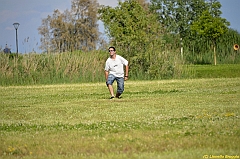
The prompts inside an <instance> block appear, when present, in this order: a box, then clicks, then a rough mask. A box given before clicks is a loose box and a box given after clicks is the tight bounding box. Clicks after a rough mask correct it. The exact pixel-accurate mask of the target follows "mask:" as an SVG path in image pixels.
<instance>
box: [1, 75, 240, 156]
mask: <svg viewBox="0 0 240 159" xmlns="http://www.w3.org/2000/svg"><path fill="white" fill-rule="evenodd" d="M0 92H1V96H0V101H1V103H0V111H1V117H0V121H1V122H0V135H1V137H0V158H29V159H30V158H44V159H45V158H60V159H61V158H76V159H79V158H90V159H98V158H117V159H118V158H120V159H121V158H122V159H123V158H133V159H145V158H147V159H149V158H152V159H156V158H173V159H176V158H185V159H193V158H194V159H197V158H199V159H200V158H207V157H208V158H220V157H221V156H222V157H224V158H226V157H228V156H229V157H235V158H237V157H238V158H240V146H239V145H240V144H239V143H240V117H239V115H240V78H239V77H237V78H212V79H210V78H205V79H191V80H190V79H188V80H161V81H131V80H129V81H127V82H126V83H125V92H124V94H123V96H122V99H114V100H109V99H108V98H109V97H110V96H109V93H108V90H107V88H106V86H105V84H104V83H85V84H63V85H35V86H9V87H0ZM227 155H228V156H227Z"/></svg>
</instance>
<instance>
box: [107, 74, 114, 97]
mask: <svg viewBox="0 0 240 159" xmlns="http://www.w3.org/2000/svg"><path fill="white" fill-rule="evenodd" d="M114 80H115V76H114V75H111V74H110V75H108V79H107V82H106V84H107V87H108V90H109V93H110V94H111V98H112V97H114V90H113V86H112V84H113V82H114Z"/></svg>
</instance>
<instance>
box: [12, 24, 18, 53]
mask: <svg viewBox="0 0 240 159" xmlns="http://www.w3.org/2000/svg"><path fill="white" fill-rule="evenodd" d="M19 25H20V24H19V23H13V26H14V28H15V29H16V46H17V56H18V38H17V29H18V26H19Z"/></svg>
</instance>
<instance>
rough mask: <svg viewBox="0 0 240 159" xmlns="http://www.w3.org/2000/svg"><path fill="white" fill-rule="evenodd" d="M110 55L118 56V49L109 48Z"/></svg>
mask: <svg viewBox="0 0 240 159" xmlns="http://www.w3.org/2000/svg"><path fill="white" fill-rule="evenodd" d="M108 51H109V55H110V56H111V57H112V56H113V55H114V54H116V49H115V47H113V46H111V47H109V48H108Z"/></svg>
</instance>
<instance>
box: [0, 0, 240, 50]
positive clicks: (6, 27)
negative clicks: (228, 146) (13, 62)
mask: <svg viewBox="0 0 240 159" xmlns="http://www.w3.org/2000/svg"><path fill="white" fill-rule="evenodd" d="M219 2H220V3H221V4H222V7H221V11H222V17H223V18H226V19H227V20H228V21H229V22H230V24H231V25H230V28H232V29H234V30H237V31H238V32H240V18H239V17H240V9H239V8H240V0H219ZM98 3H99V4H100V5H109V6H111V7H116V6H117V4H118V0H98ZM55 9H58V10H60V11H61V12H63V11H65V10H66V9H69V10H70V9H71V0H0V49H1V48H2V49H4V48H5V45H6V44H7V45H8V47H9V48H11V51H12V52H16V30H15V28H14V26H13V23H15V22H17V23H19V24H20V25H19V27H18V30H17V34H18V52H19V53H29V52H33V51H35V52H38V53H40V52H42V50H40V49H39V46H40V45H41V43H40V38H41V36H40V35H39V34H38V30H37V29H38V27H39V26H41V24H42V19H44V18H46V17H47V16H48V15H52V14H53V11H54V10H55ZM99 31H100V32H104V28H103V25H102V23H99Z"/></svg>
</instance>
